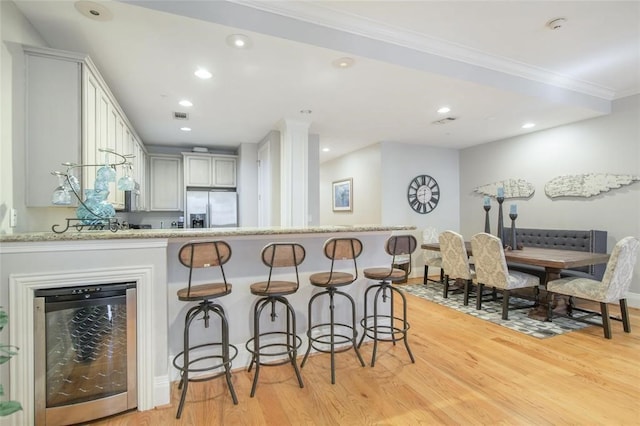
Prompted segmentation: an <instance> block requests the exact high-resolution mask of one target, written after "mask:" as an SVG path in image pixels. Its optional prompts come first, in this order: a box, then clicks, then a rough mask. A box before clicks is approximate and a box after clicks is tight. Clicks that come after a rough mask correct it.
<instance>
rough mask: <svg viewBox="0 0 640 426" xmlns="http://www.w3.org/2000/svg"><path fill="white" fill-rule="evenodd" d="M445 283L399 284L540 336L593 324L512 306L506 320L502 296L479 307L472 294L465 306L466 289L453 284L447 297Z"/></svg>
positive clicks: (514, 300)
mask: <svg viewBox="0 0 640 426" xmlns="http://www.w3.org/2000/svg"><path fill="white" fill-rule="evenodd" d="M443 287H444V286H443V285H442V284H440V283H432V282H429V284H428V285H426V286H425V285H424V284H406V285H399V286H398V288H400V289H402V290H404V291H406V292H407V293H409V294H413V295H415V296H418V297H422V298H423V299H427V300H430V301H431V302H434V303H437V304H439V305H443V306H447V307H449V308H452V309H455V310H456V311H459V312H463V313H465V314H468V315H472V316H474V317H477V318H480V319H483V320H485V321H489V322H492V323H494V324H498V325H501V326H503V327H507V328H510V329H511V330H515V331H517V332H520V333H524V334H527V335H529V336H532V337H537V338H539V339H544V338H547V337H553V336H558V335H560V334H563V333H568V332H570V331H574V330H580V329H582V328H585V327H589V325H588V324H585V323H583V322H579V321H574V320H572V319H570V318H554V319H553V321H552V322H550V321H538V320H535V319H532V318H529V317H528V316H527V314H528V312H529V309H515V310H509V319H508V320H506V321H505V320H503V319H502V301H501V300H500V298H499V300H497V301H492V300H483V301H482V309H480V310H476V300H475V297H472V298H470V299H469V305H467V306H464V304H463V294H462V292H455V291H451V285H450V291H449V297H448V298H446V299H445V298H444V297H442V290H443ZM485 297H486V296H485ZM509 304H510V305H513V306H517V305H521V306H530V305H531V301H529V300H524V299H519V298H517V297H511V298H510V299H509Z"/></svg>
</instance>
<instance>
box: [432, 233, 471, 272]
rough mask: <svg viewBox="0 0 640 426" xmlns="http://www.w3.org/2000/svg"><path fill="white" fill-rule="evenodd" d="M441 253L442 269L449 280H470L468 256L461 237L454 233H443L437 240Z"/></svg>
mask: <svg viewBox="0 0 640 426" xmlns="http://www.w3.org/2000/svg"><path fill="white" fill-rule="evenodd" d="M438 240H439V242H440V253H442V269H444V270H445V272H446V274H447V276H448V277H449V278H453V279H455V278H459V279H462V280H470V279H471V267H470V266H469V255H467V248H466V247H465V245H464V238H463V237H462V235H460V234H458V233H457V232H454V231H444V232H443V233H441V234H440V237H439V238H438Z"/></svg>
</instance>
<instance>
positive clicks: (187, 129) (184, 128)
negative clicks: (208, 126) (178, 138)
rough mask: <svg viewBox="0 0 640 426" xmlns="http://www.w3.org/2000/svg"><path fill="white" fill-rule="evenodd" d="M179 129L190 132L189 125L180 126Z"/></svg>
mask: <svg viewBox="0 0 640 426" xmlns="http://www.w3.org/2000/svg"><path fill="white" fill-rule="evenodd" d="M180 130H182V131H183V132H190V131H191V127H180Z"/></svg>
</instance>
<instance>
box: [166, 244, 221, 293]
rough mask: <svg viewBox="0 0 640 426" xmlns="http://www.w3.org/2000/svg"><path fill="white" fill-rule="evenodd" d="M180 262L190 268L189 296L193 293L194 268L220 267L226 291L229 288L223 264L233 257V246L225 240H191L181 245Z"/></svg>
mask: <svg viewBox="0 0 640 426" xmlns="http://www.w3.org/2000/svg"><path fill="white" fill-rule="evenodd" d="M178 259H179V260H180V263H182V264H183V265H184V266H186V267H187V268H189V287H188V291H187V296H190V295H191V278H192V276H193V270H194V269H199V268H212V267H219V268H220V274H221V275H222V280H223V281H224V286H225V291H226V290H228V288H227V286H228V284H227V278H226V276H225V274H224V268H223V267H222V265H224V264H225V263H227V262H228V261H229V259H231V247H230V246H229V244H227V243H226V242H224V241H190V242H188V243H186V244H184V245H183V246H182V247H180V251H179V252H178Z"/></svg>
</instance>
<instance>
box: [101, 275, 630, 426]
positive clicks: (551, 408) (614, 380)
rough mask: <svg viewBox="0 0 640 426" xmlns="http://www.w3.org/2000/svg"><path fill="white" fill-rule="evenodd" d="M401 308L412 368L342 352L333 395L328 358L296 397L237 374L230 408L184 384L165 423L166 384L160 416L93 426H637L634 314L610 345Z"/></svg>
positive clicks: (400, 350)
mask: <svg viewBox="0 0 640 426" xmlns="http://www.w3.org/2000/svg"><path fill="white" fill-rule="evenodd" d="M420 280H421V278H420ZM410 282H411V281H410ZM416 282H417V281H416ZM407 301H408V304H409V312H408V315H409V321H410V323H411V329H410V330H409V344H410V346H411V349H412V351H413V354H414V356H415V359H416V363H415V364H412V363H411V361H410V360H409V356H408V355H407V351H406V349H405V347H404V345H403V344H402V343H399V344H397V345H395V346H394V345H393V344H391V343H382V344H380V345H379V346H378V355H377V359H376V366H375V367H373V368H372V367H370V366H369V363H370V361H371V352H372V349H373V348H372V344H371V343H365V344H364V345H363V347H362V356H363V358H364V359H365V362H366V363H367V366H366V367H364V368H363V367H361V366H360V364H359V362H358V361H357V359H356V357H355V355H354V353H353V351H348V352H344V353H341V354H338V355H337V357H336V358H337V362H336V384H335V385H332V384H331V381H330V373H329V356H328V355H327V354H316V355H314V356H312V357H311V358H309V360H308V361H307V364H306V365H305V368H304V369H302V370H301V371H302V376H303V379H304V384H305V387H304V388H303V389H300V388H299V387H298V383H297V381H296V379H295V374H294V373H293V369H292V368H291V366H289V365H282V366H278V367H265V368H263V369H262V371H261V376H260V381H259V384H258V389H257V392H256V396H255V397H254V398H250V397H249V391H250V389H251V381H252V379H253V372H252V373H247V372H246V371H245V370H244V369H241V370H236V371H234V373H233V382H234V386H235V388H236V392H237V394H238V399H239V404H238V405H237V406H235V405H233V403H232V401H231V397H230V395H229V392H228V390H227V388H226V383H225V381H224V379H216V380H213V381H210V382H204V383H194V384H192V385H190V388H189V392H188V395H187V402H186V405H185V408H184V414H183V418H182V419H181V420H175V412H176V407H177V404H178V401H179V392H178V390H177V384H175V383H174V384H172V387H171V404H170V405H168V406H166V407H158V408H156V409H154V410H150V411H146V412H142V413H139V412H129V413H124V414H121V415H118V416H113V417H111V418H107V419H102V420H99V421H95V422H93V423H92V424H94V425H100V426H124V425H127V426H128V425H150V426H159V425H163V426H164V425H196V426H199V425H264V424H270V425H271V424H272V425H342V424H344V425H408V424H410V425H420V424H428V425H433V424H438V425H440V424H442V425H460V424H465V425H467V424H469V425H485V424H492V425H493V424H496V425H575V424H589V425H630V424H640V404H638V398H639V397H640V357H639V356H638V353H640V310H638V309H630V314H631V327H632V333H630V334H628V333H624V332H623V330H622V324H621V323H620V322H617V321H614V322H613V324H612V327H613V339H611V340H607V339H605V338H604V337H603V335H602V329H601V328H599V327H587V328H585V329H582V330H579V331H573V332H570V333H566V334H563V335H561V336H555V337H550V338H547V339H537V338H534V337H531V336H526V335H524V334H521V333H518V332H516V331H513V330H509V329H507V328H505V327H501V326H499V325H496V324H492V323H489V322H488V321H483V320H481V319H478V318H475V317H473V316H471V315H466V314H463V313H460V312H457V311H455V310H453V309H450V308H447V307H445V306H441V305H437V304H434V303H432V302H429V301H427V300H425V299H421V298H419V297H416V296H413V295H407ZM612 311H614V309H612ZM614 312H615V311H614Z"/></svg>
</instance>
